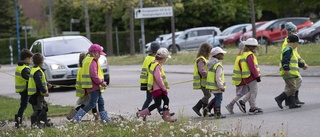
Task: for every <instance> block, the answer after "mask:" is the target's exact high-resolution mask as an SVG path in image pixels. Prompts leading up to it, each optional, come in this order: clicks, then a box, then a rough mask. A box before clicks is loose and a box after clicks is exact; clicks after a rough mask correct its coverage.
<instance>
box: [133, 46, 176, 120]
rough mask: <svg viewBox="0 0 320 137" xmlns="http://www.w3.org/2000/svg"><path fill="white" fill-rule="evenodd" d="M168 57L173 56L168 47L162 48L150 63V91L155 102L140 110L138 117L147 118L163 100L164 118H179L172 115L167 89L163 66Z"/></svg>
mask: <svg viewBox="0 0 320 137" xmlns="http://www.w3.org/2000/svg"><path fill="white" fill-rule="evenodd" d="M168 58H171V56H170V53H169V51H168V50H167V49H166V48H160V49H159V50H158V51H157V54H156V56H155V60H154V61H153V62H152V63H151V65H150V68H149V74H148V91H150V92H151V94H152V96H153V99H154V104H152V105H151V106H150V107H148V108H145V109H143V110H141V111H138V112H137V116H138V117H142V118H143V119H145V118H146V116H147V115H149V113H150V112H151V111H152V110H154V109H156V108H157V107H159V106H160V105H161V101H162V100H163V115H162V119H163V120H164V121H167V122H175V121H176V120H177V119H175V118H172V117H171V116H170V112H169V97H168V91H167V90H168V89H169V88H170V87H169V85H168V80H167V78H166V74H165V73H164V70H163V68H162V65H163V63H165V62H166V61H167V59H168Z"/></svg>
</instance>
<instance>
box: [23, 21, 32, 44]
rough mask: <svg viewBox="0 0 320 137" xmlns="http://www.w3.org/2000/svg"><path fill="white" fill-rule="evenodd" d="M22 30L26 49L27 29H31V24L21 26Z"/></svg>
mask: <svg viewBox="0 0 320 137" xmlns="http://www.w3.org/2000/svg"><path fill="white" fill-rule="evenodd" d="M22 30H24V40H25V43H26V49H28V38H27V37H28V35H27V30H32V26H22Z"/></svg>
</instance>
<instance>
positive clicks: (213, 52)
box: [210, 47, 227, 56]
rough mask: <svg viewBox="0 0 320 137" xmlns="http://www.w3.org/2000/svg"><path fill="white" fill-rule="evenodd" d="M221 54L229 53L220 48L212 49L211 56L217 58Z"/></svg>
mask: <svg viewBox="0 0 320 137" xmlns="http://www.w3.org/2000/svg"><path fill="white" fill-rule="evenodd" d="M219 53H222V54H225V53H227V52H226V51H224V50H223V49H221V48H220V47H215V48H212V49H211V52H210V54H211V56H215V55H217V54H219Z"/></svg>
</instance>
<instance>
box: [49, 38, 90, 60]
mask: <svg viewBox="0 0 320 137" xmlns="http://www.w3.org/2000/svg"><path fill="white" fill-rule="evenodd" d="M90 45H91V43H90V42H89V41H87V40H86V39H64V40H58V41H48V42H45V43H44V56H46V57H47V56H55V55H64V54H73V53H81V52H84V51H88V49H89V47H90Z"/></svg>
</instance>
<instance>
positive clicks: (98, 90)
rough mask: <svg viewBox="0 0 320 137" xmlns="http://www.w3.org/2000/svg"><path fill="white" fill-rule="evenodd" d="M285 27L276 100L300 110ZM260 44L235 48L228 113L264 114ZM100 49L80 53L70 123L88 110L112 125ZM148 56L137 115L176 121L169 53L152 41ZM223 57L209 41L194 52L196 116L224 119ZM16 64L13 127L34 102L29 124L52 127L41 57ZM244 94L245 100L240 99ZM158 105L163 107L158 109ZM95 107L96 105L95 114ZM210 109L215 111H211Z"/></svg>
mask: <svg viewBox="0 0 320 137" xmlns="http://www.w3.org/2000/svg"><path fill="white" fill-rule="evenodd" d="M286 25H287V26H286V29H287V33H288V34H289V36H288V37H287V38H286V39H285V42H284V44H283V48H282V54H281V57H280V59H281V63H280V75H281V76H282V77H283V79H284V81H285V83H286V87H285V91H284V92H283V93H281V94H280V95H279V96H277V97H276V98H275V101H276V102H277V105H278V106H279V107H280V108H281V109H282V108H283V106H282V102H283V101H284V100H287V103H286V104H287V105H289V108H290V109H291V108H299V107H301V105H300V104H304V102H301V101H300V100H299V98H298V93H299V91H298V89H299V87H300V86H301V82H302V78H301V76H300V72H299V68H303V69H307V68H308V65H307V64H306V63H305V62H304V61H303V60H302V59H301V57H300V55H299V54H298V52H297V46H298V42H299V37H298V36H297V35H296V33H295V32H296V30H297V29H296V27H295V26H294V25H293V24H292V23H287V24H286ZM258 46H259V44H258V41H257V40H256V39H254V38H249V39H247V40H246V41H243V42H241V43H240V44H239V52H238V55H237V57H236V59H235V63H234V69H233V73H232V85H235V86H236V96H235V97H234V98H233V99H232V101H231V102H230V103H229V104H227V105H226V106H225V107H226V109H227V110H228V112H229V113H230V114H234V112H233V107H234V104H237V105H238V107H239V109H240V110H241V111H242V112H243V113H246V105H245V103H246V102H248V101H249V105H250V109H249V114H260V113H263V111H262V109H261V108H259V107H257V106H256V97H257V93H258V87H257V83H258V82H261V75H260V69H259V66H258V60H257V57H256V56H255V53H256V51H257V48H258ZM102 50H103V49H102V47H101V46H100V45H98V44H93V45H91V46H90V48H89V50H88V53H81V54H80V57H79V70H78V73H77V79H76V96H77V97H79V100H78V101H77V104H78V105H79V106H78V107H77V108H76V109H73V110H72V111H71V112H70V114H68V115H67V119H68V120H74V121H76V122H81V119H82V117H83V116H84V115H85V114H86V113H87V112H88V111H89V110H92V112H93V114H94V116H95V120H98V119H99V114H100V119H101V120H102V121H104V122H109V121H110V120H109V118H108V114H107V112H106V111H105V109H104V99H103V96H102V93H103V92H104V90H105V87H106V86H107V83H106V82H105V81H103V79H104V75H103V71H102V69H101V67H100V64H99V63H98V59H99V58H100V55H106V54H105V53H104V52H103V51H102ZM150 52H151V53H150V54H149V55H148V56H147V57H146V58H145V60H144V62H143V65H142V70H141V75H140V83H141V90H142V91H146V100H145V102H144V104H143V106H142V108H141V110H139V111H138V112H137V117H142V118H143V119H144V120H145V118H146V117H147V115H150V112H151V111H153V110H154V109H156V108H157V109H158V112H159V113H160V114H161V115H162V118H163V120H164V121H168V122H175V121H176V120H177V119H175V118H173V117H172V116H173V115H174V113H170V111H169V98H168V89H169V88H170V87H169V85H168V80H167V78H166V75H165V73H164V69H163V67H162V65H163V63H165V62H166V61H167V59H168V58H171V56H170V53H169V51H168V50H167V49H165V48H160V45H159V43H157V42H152V43H151V47H150ZM225 53H227V52H226V51H224V50H223V49H221V48H220V47H215V48H213V47H212V46H211V45H210V44H208V43H203V44H201V46H200V48H199V50H198V53H197V56H196V59H195V62H194V73H193V78H194V81H193V89H201V90H202V92H203V94H204V96H203V97H202V98H201V99H200V100H199V101H198V102H197V104H196V105H195V106H193V107H192V109H193V110H194V111H195V113H196V114H197V115H199V116H204V117H206V116H209V117H215V118H225V117H226V116H224V115H222V114H221V102H222V98H223V97H222V93H223V92H225V90H226V84H225V83H226V82H225V77H224V69H223V65H222V62H221V61H222V60H223V59H224V54H225ZM20 60H21V61H19V62H18V66H17V67H16V72H15V89H16V93H19V94H20V107H19V110H18V112H17V114H16V115H15V117H14V119H15V127H17V128H19V127H21V126H25V125H24V124H23V122H22V120H23V113H24V111H25V109H26V108H27V105H28V102H29V103H30V104H32V108H33V113H32V115H31V117H30V118H31V125H32V126H38V127H43V126H46V127H50V126H52V125H53V124H52V123H51V122H50V119H48V118H47V112H48V105H47V102H46V101H45V99H44V97H48V96H49V92H48V89H50V88H51V87H52V86H51V84H49V83H47V81H46V77H45V74H44V71H45V70H44V69H43V68H41V66H42V65H43V63H44V57H43V55H42V54H40V53H35V54H33V53H32V52H31V51H29V50H27V49H23V50H22V51H21V53H20ZM31 61H32V62H33V64H34V66H33V67H32V68H30V67H29V64H30V63H31ZM0 68H1V65H0ZM211 94H213V95H214V98H213V99H212V100H211V101H209V99H210V98H211ZM243 96H244V98H243V99H242V100H239V99H240V98H242V97H243ZM152 100H154V104H152V105H151V106H150V103H151V101H152ZM238 100H239V101H238ZM162 101H163V106H161V104H162V103H161V102H162ZM96 104H98V110H97V108H96ZM201 109H202V113H201V112H200V110H201ZM212 109H213V110H214V113H211V110H212ZM98 111H99V112H98ZM41 121H42V122H41ZM5 124H6V123H5V122H4V121H2V122H0V126H3V125H5Z"/></svg>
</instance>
